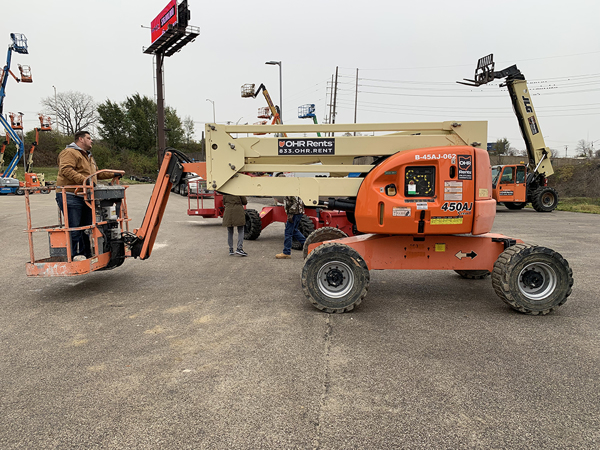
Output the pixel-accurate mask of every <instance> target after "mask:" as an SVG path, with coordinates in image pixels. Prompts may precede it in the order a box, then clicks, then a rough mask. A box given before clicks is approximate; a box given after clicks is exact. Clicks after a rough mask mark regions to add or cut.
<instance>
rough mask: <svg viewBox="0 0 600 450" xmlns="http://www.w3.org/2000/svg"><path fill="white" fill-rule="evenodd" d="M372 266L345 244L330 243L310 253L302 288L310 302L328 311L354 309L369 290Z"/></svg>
mask: <svg viewBox="0 0 600 450" xmlns="http://www.w3.org/2000/svg"><path fill="white" fill-rule="evenodd" d="M369 281H370V275H369V268H368V267H367V263H366V262H365V260H364V259H363V258H362V256H361V255H360V254H359V253H358V252H357V251H356V250H354V249H353V248H352V247H349V246H347V245H345V244H340V243H337V242H329V243H327V244H323V245H320V246H319V247H317V248H316V249H315V250H314V251H313V252H311V253H310V255H308V258H306V261H305V263H304V268H303V269H302V290H303V291H304V294H305V295H306V297H307V298H308V299H309V300H310V302H311V303H312V304H313V305H314V306H315V307H316V308H318V309H320V310H322V311H325V312H328V313H343V312H347V311H351V310H352V309H354V308H355V307H356V306H358V305H360V303H361V302H362V300H363V298H365V296H366V295H367V291H368V289H369Z"/></svg>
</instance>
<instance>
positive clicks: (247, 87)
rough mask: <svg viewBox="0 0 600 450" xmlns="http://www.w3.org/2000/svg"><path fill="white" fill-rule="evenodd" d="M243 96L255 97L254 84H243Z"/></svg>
mask: <svg viewBox="0 0 600 450" xmlns="http://www.w3.org/2000/svg"><path fill="white" fill-rule="evenodd" d="M242 97H243V98H248V97H251V98H254V84H244V85H242Z"/></svg>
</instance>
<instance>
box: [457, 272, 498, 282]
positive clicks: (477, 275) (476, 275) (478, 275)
mask: <svg viewBox="0 0 600 450" xmlns="http://www.w3.org/2000/svg"><path fill="white" fill-rule="evenodd" d="M455 272H456V273H457V274H459V275H460V276H461V277H463V278H467V279H469V280H481V279H483V278H487V276H488V275H490V273H491V272H490V271H489V270H455Z"/></svg>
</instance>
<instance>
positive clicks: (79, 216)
mask: <svg viewBox="0 0 600 450" xmlns="http://www.w3.org/2000/svg"><path fill="white" fill-rule="evenodd" d="M92 144H93V142H92V137H91V136H90V133H88V132H87V131H78V132H77V133H75V139H74V142H73V143H72V144H69V145H67V148H65V149H64V150H63V151H61V152H60V154H59V155H58V176H57V178H56V186H57V189H56V203H58V207H59V208H60V210H61V211H62V212H63V214H64V211H63V194H62V191H63V190H64V191H65V192H66V200H67V218H68V221H69V228H76V227H83V226H86V225H91V224H92V210H91V209H90V207H89V206H88V205H87V204H86V202H85V199H84V198H83V197H82V196H81V195H77V194H75V190H76V189H77V188H76V186H80V185H83V183H85V182H87V183H88V184H90V185H95V184H96V182H97V181H98V179H109V178H114V177H121V174H117V173H113V172H102V173H99V174H97V175H94V176H93V177H90V176H91V175H92V174H94V173H96V172H97V171H98V167H97V166H96V161H94V157H93V156H92ZM61 186H72V187H70V188H66V187H65V188H61ZM70 234H71V252H72V257H73V261H83V260H85V259H87V258H90V257H91V256H92V250H91V246H90V240H89V238H87V237H86V236H85V235H84V232H83V231H82V230H76V231H71V232H70Z"/></svg>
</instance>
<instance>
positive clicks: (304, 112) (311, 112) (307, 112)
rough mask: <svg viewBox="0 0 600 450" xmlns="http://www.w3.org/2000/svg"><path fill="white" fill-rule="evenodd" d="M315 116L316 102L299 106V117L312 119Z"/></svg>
mask: <svg viewBox="0 0 600 450" xmlns="http://www.w3.org/2000/svg"><path fill="white" fill-rule="evenodd" d="M313 117H315V104H314V103H312V104H307V105H302V106H298V119H312V118H313Z"/></svg>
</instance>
